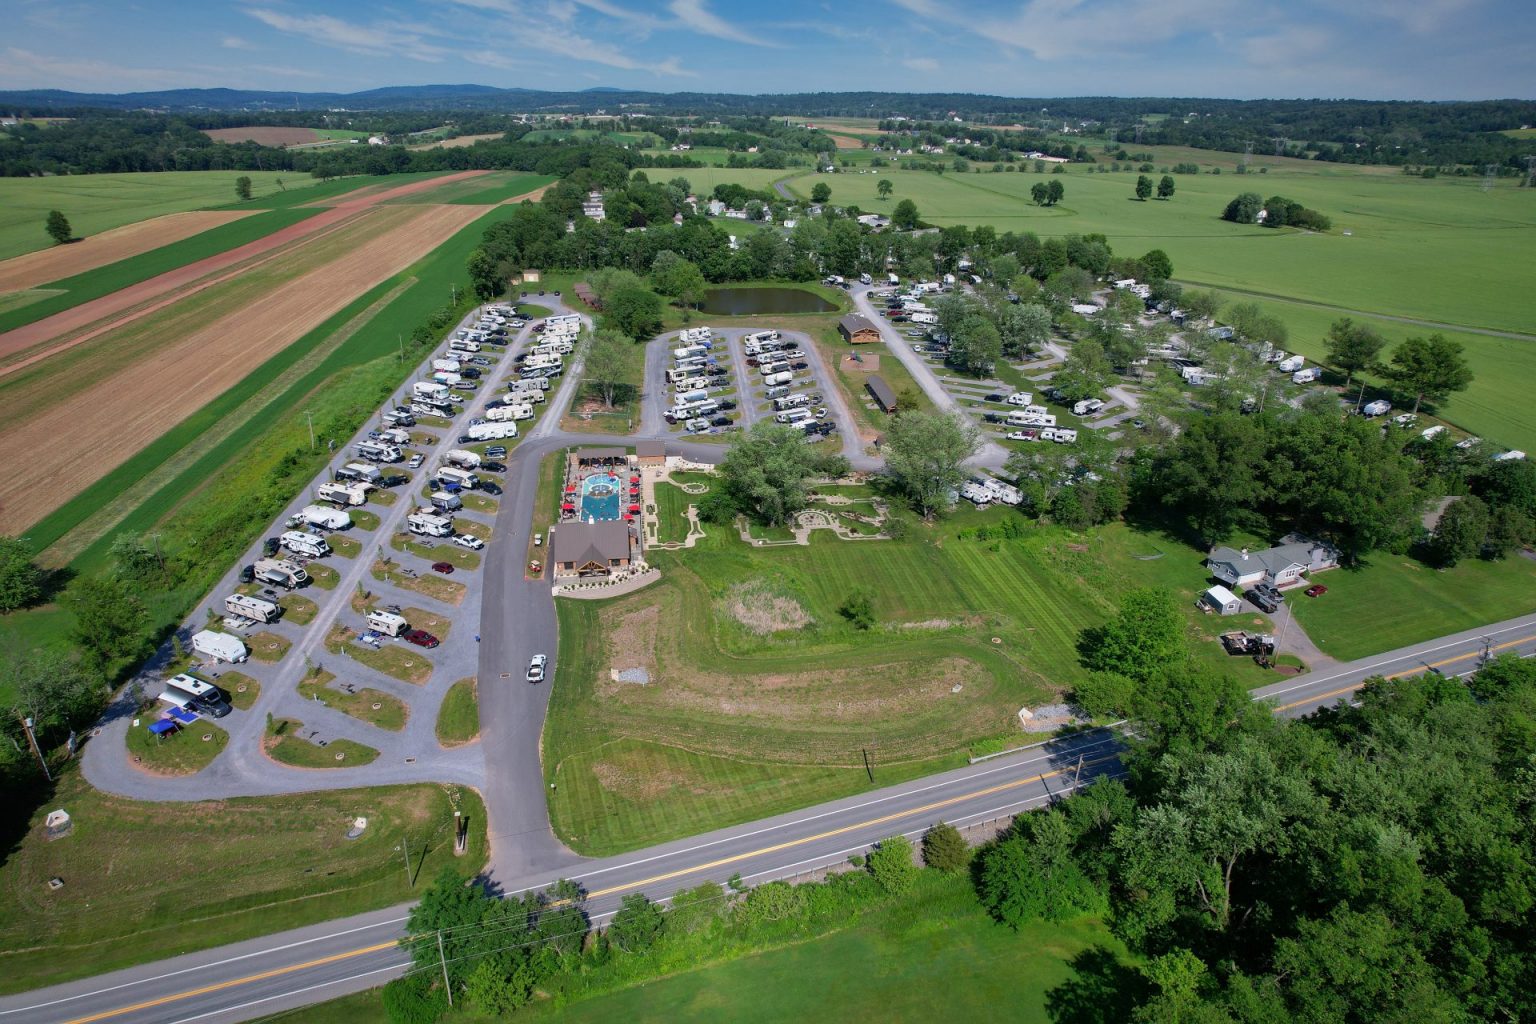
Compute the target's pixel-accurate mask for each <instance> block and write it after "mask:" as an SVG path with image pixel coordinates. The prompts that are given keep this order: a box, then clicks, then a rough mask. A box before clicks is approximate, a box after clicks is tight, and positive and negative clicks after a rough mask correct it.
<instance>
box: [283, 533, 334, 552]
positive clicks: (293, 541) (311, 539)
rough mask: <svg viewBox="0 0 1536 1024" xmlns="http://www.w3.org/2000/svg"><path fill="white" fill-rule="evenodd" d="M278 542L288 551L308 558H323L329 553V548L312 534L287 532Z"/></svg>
mask: <svg viewBox="0 0 1536 1024" xmlns="http://www.w3.org/2000/svg"><path fill="white" fill-rule="evenodd" d="M278 540H279V542H280V543H281V544H282V545H283V547H285V548H287V549H288V550H289V551H292V552H294V553H295V554H299V555H306V556H308V557H310V558H324V557H325V556H326V555H328V554H330V553H331V546H330V545H329V544H327V543H326V542H325V541H323V540H321V539H320V538H319V537H316V536H315V535H314V534H312V533H300V532H299V531H297V530H289V531H288V532H287V533H285V534H283V535H282V536H281V537H279V538H278Z"/></svg>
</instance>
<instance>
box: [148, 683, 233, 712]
mask: <svg viewBox="0 0 1536 1024" xmlns="http://www.w3.org/2000/svg"><path fill="white" fill-rule="evenodd" d="M167 694H172V695H175V696H181V697H185V698H186V699H187V701H189V702H190V705H191V707H190V710H193V711H199V712H202V713H204V714H207V715H210V716H212V717H214V718H223V717H224V716H225V715H227V714H229V713H230V712H231V711H233V710H234V708H232V707H231V706H230V703H229V701H228V700H227V699H226V698H225V696H224V691H222V690H220V689H219V688H218V687H217V686H214V685H213V684H211V683H205V682H204V681H203V680H201V679H199V678H197V677H196V676H194V675H188V674H187V673H186V672H179V673H177V674H176V675H174V676H172V677H171V678H169V679H167V680H166V681H165V690H164V691H163V692H162V693H161V694H160V699H161V700H163V701H165V702H166V703H167V704H175V705H177V706H178V707H183V708H185V707H187V706H188V705H187V704H184V703H182V702H181V701H178V700H170V699H168V698H167V696H166V695H167Z"/></svg>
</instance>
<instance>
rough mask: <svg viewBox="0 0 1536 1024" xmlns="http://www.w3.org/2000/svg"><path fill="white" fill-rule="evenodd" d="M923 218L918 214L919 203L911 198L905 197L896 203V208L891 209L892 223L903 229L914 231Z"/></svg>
mask: <svg viewBox="0 0 1536 1024" xmlns="http://www.w3.org/2000/svg"><path fill="white" fill-rule="evenodd" d="M921 223H922V218H920V217H919V216H918V214H917V204H916V203H914V202H913V201H912V200H910V199H903V200H901V202H899V203H897V204H896V209H894V210H892V211H891V225H892V226H893V227H895V228H898V229H899V230H902V231H913V230H915V229H916V228H917V226H918V225H919V224H921Z"/></svg>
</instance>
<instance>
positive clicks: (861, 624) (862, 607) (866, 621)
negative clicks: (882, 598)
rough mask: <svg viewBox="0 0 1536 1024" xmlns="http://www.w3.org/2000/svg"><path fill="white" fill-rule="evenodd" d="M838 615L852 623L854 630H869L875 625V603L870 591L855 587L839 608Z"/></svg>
mask: <svg viewBox="0 0 1536 1024" xmlns="http://www.w3.org/2000/svg"><path fill="white" fill-rule="evenodd" d="M837 614H839V615H841V616H842V617H843V618H845V619H847V620H848V621H849V622H850V623H852V625H853V628H854V629H859V630H869V629H873V628H874V625H875V602H874V598H873V597H871V596H870V593H869V591H867V590H865V589H864V588H863V587H855V588H854V589H853V592H852V593H850V594H849V595H848V597H847V598H846V599H845V600H844V601H843V603H842V604H841V605H839V606H838V609H837Z"/></svg>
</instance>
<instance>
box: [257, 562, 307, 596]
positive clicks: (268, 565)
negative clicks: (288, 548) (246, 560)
mask: <svg viewBox="0 0 1536 1024" xmlns="http://www.w3.org/2000/svg"><path fill="white" fill-rule="evenodd" d="M251 571H252V572H253V573H254V574H255V577H256V579H257V580H259V581H260V582H262V583H271V584H273V585H274V586H278V587H282V588H283V589H284V590H297V589H298V588H299V587H302V586H303V585H304V584H306V583H308V582H309V573H307V572H305V571H304V567H303V566H302V565H300V564H299V563H297V562H290V561H289V560H288V559H286V558H258V559H257V560H256V564H255V565H253V566H251Z"/></svg>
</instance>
